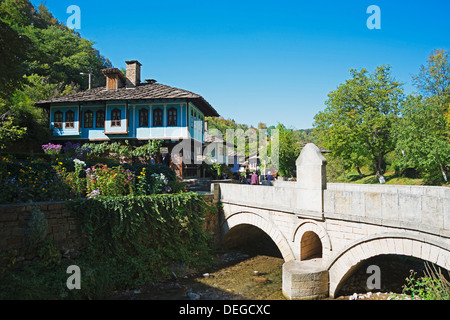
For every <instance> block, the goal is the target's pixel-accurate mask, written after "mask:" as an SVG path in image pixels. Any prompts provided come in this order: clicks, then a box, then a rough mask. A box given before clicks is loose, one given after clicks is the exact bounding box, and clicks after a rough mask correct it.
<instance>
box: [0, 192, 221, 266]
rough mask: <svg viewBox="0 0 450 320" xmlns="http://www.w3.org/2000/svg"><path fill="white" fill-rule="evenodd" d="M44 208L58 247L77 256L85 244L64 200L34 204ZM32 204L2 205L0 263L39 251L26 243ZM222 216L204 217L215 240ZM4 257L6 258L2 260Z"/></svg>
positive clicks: (209, 197)
mask: <svg viewBox="0 0 450 320" xmlns="http://www.w3.org/2000/svg"><path fill="white" fill-rule="evenodd" d="M205 201H206V202H207V203H209V204H215V203H216V202H214V196H213V195H212V194H206V195H205ZM34 206H35V207H36V208H38V209H39V210H41V211H42V212H43V213H44V215H45V219H46V221H47V224H48V228H47V232H48V235H49V236H50V238H51V239H53V241H54V243H55V245H56V248H57V249H58V250H59V252H60V253H61V255H63V256H65V257H74V256H75V255H76V254H77V253H78V252H79V250H80V249H81V248H82V245H83V243H82V236H81V230H80V226H79V225H78V223H77V221H76V219H75V217H74V216H73V215H72V214H71V213H70V212H69V210H68V209H67V206H66V204H65V202H45V203H36V204H34ZM32 210H33V205H31V204H14V205H0V265H1V264H2V263H8V261H3V260H8V259H9V258H12V257H16V259H17V261H18V262H23V261H31V260H33V258H35V256H36V253H33V252H32V251H31V250H28V248H27V246H26V239H27V235H28V234H29V233H30V220H31V217H32ZM218 230H219V218H218V214H217V211H216V210H211V211H208V212H207V214H206V217H205V231H206V232H208V233H210V234H211V235H213V236H214V237H215V238H214V241H215V243H217V242H218V241H219V237H218V236H217V235H218V233H219V232H218ZM2 261H3V262H2Z"/></svg>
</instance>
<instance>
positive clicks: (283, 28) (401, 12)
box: [32, 0, 450, 129]
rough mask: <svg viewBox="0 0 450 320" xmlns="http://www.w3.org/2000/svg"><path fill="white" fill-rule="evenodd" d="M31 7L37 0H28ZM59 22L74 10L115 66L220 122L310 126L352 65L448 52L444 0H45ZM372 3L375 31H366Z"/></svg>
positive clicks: (412, 66)
mask: <svg viewBox="0 0 450 320" xmlns="http://www.w3.org/2000/svg"><path fill="white" fill-rule="evenodd" d="M32 2H33V3H34V4H35V5H38V4H40V3H41V0H33V1H32ZM45 4H46V5H47V7H48V8H49V9H50V11H51V12H52V13H53V14H54V15H55V17H56V18H58V20H60V21H63V22H65V21H67V18H68V17H69V16H70V14H68V13H66V10H67V8H68V6H70V5H78V6H79V7H80V9H81V30H78V31H79V32H80V34H81V36H82V37H84V38H86V39H89V40H93V41H95V48H96V49H98V50H100V53H101V54H102V55H104V56H105V57H107V58H109V59H110V60H111V62H112V63H113V65H114V67H118V68H122V67H125V62H124V61H126V60H133V59H136V60H139V61H140V62H141V63H142V64H143V66H142V79H148V78H153V79H156V80H158V82H159V83H162V84H166V85H170V86H174V87H178V88H182V89H186V90H189V91H193V92H195V93H198V94H200V95H202V96H203V97H204V98H205V99H206V100H208V101H209V102H210V103H211V104H212V105H213V106H214V107H215V108H216V110H217V111H218V112H219V113H220V114H221V115H222V116H223V117H224V118H227V119H234V120H236V121H237V122H238V123H246V124H249V125H255V126H256V125H257V123H258V122H264V123H267V124H268V125H271V124H274V125H276V124H277V123H278V122H280V123H283V124H285V125H287V126H288V127H292V128H297V129H305V128H311V127H312V123H313V122H314V119H313V117H314V115H315V114H316V113H317V112H318V111H320V110H323V109H324V102H325V101H326V99H327V94H328V93H329V92H330V91H331V90H334V89H335V88H336V87H337V86H338V85H339V84H340V83H343V82H344V81H345V80H346V79H348V78H349V77H350V75H349V70H350V69H352V68H356V69H361V68H367V69H368V70H369V71H370V72H372V71H373V70H374V68H375V67H376V66H379V65H383V64H390V65H391V66H392V73H393V75H394V76H395V78H396V79H397V80H399V81H401V82H403V83H405V89H406V93H411V92H412V91H414V87H413V85H412V83H411V75H413V74H417V73H418V71H419V67H420V65H421V64H425V63H426V60H427V57H428V56H429V54H430V53H431V52H432V51H433V50H434V49H446V50H448V49H450V19H449V14H450V1H448V0H427V1H413V0H409V1H404V0H395V1H385V0H371V1H366V0H350V1H344V0H342V1H302V0H296V1H295V0H291V1H284V0H278V1H273V0H272V1H266V0H259V1H245V0H241V1H235V0H225V1H216V0H208V1H203V0H186V1H180V0H172V1H166V0H163V1H162V0H158V1H155V0H146V1H123V0H122V1H117V0H108V1H105V0H96V1H92V0H91V1H85V0H78V1H77V0H47V1H45ZM370 5H377V6H379V7H380V9H381V30H370V29H368V28H367V26H366V21H367V19H368V18H369V16H370V14H367V13H366V10H367V8H368V7H369V6H370Z"/></svg>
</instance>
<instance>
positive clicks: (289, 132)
mask: <svg viewBox="0 0 450 320" xmlns="http://www.w3.org/2000/svg"><path fill="white" fill-rule="evenodd" d="M276 130H278V147H279V149H278V157H279V158H278V175H279V176H280V177H293V176H294V175H295V170H296V165H295V161H296V160H297V158H298V156H299V154H300V152H301V149H302V143H301V141H300V140H299V139H298V137H296V135H295V132H294V130H293V129H289V128H287V127H286V126H285V125H283V124H281V123H280V124H278V125H277V126H276ZM269 150H270V149H269Z"/></svg>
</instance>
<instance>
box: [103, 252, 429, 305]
mask: <svg viewBox="0 0 450 320" xmlns="http://www.w3.org/2000/svg"><path fill="white" fill-rule="evenodd" d="M216 260H217V267H216V268H214V269H211V270H204V271H202V272H201V273H198V272H197V273H189V272H187V273H185V274H178V275H177V274H176V273H174V274H173V275H172V277H170V278H168V279H166V280H165V281H161V282H158V283H155V284H151V285H148V286H146V287H143V288H139V289H135V290H130V291H128V292H124V293H120V294H116V295H114V296H113V297H111V298H110V299H112V300H115V299H117V300H285V299H286V298H285V297H284V296H283V293H282V265H283V263H284V260H283V259H282V258H281V257H278V256H271V255H264V254H249V253H245V252H240V251H227V252H221V253H217V254H216ZM373 264H375V265H378V266H379V267H380V269H381V270H382V275H381V283H382V287H381V289H380V290H378V291H379V292H380V293H382V294H381V295H380V294H378V295H375V294H374V295H373V296H372V298H371V299H370V300H374V299H375V300H385V299H388V298H389V296H390V294H389V293H397V294H400V293H401V292H402V285H403V284H405V278H406V277H407V276H409V272H410V270H411V269H414V270H416V271H417V270H420V269H422V270H423V261H420V260H417V259H411V258H405V257H401V256H379V257H375V258H372V259H370V260H368V261H366V262H364V263H363V264H361V265H360V267H359V268H358V270H357V271H356V272H355V273H354V274H353V275H352V276H351V277H349V278H348V279H347V280H346V281H345V282H344V283H343V285H342V289H341V295H340V296H339V297H338V298H336V299H338V300H341V299H344V300H348V299H349V298H350V296H351V295H352V294H354V293H359V294H364V293H366V292H367V291H369V290H368V289H367V288H366V286H365V285H366V281H367V278H368V276H369V275H368V274H367V273H366V269H367V266H369V265H373Z"/></svg>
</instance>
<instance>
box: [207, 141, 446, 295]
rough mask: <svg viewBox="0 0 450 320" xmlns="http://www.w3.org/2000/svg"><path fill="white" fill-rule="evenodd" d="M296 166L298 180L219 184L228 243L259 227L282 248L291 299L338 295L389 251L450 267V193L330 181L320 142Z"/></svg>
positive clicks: (217, 192) (285, 281) (285, 288)
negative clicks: (363, 266) (357, 272)
mask: <svg viewBox="0 0 450 320" xmlns="http://www.w3.org/2000/svg"><path fill="white" fill-rule="evenodd" d="M296 164H297V175H298V179H297V182H284V181H276V182H274V183H273V184H272V185H257V186H254V185H243V184H228V183H218V184H214V185H213V186H212V190H213V191H214V196H215V199H216V200H220V201H221V202H222V203H223V216H222V217H221V220H222V221H221V237H222V239H223V238H225V237H227V235H228V234H231V232H230V231H232V230H237V228H239V227H240V229H241V231H240V232H234V237H240V236H241V237H247V238H248V237H251V233H248V232H247V231H246V230H249V229H245V228H243V226H252V227H256V228H258V229H260V230H262V231H264V233H265V234H266V235H268V236H269V237H270V238H271V239H272V240H273V242H274V243H275V244H276V245H277V247H278V249H279V251H280V252H281V254H282V256H283V258H284V260H285V263H284V265H283V293H284V294H285V296H286V297H288V298H290V299H314V298H319V297H323V296H330V297H334V296H335V294H336V293H337V291H338V290H339V288H340V285H341V284H342V283H343V281H344V280H345V279H346V278H347V277H348V276H349V275H350V274H351V273H352V271H354V269H355V268H356V267H357V266H358V264H359V263H360V262H362V261H364V260H366V259H369V258H371V257H375V256H378V255H383V254H397V255H405V256H413V257H416V258H420V259H423V260H427V261H430V262H432V263H435V264H437V265H438V266H440V267H442V268H444V269H447V270H450V188H446V187H425V186H396V185H362V184H336V183H327V181H326V159H325V158H324V157H323V155H322V154H321V153H320V150H319V148H318V147H317V146H316V145H314V144H308V145H306V146H305V148H304V149H303V150H302V153H301V154H300V156H299V158H298V159H297V162H296ZM381 272H383V270H381ZM368 277H369V275H368Z"/></svg>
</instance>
